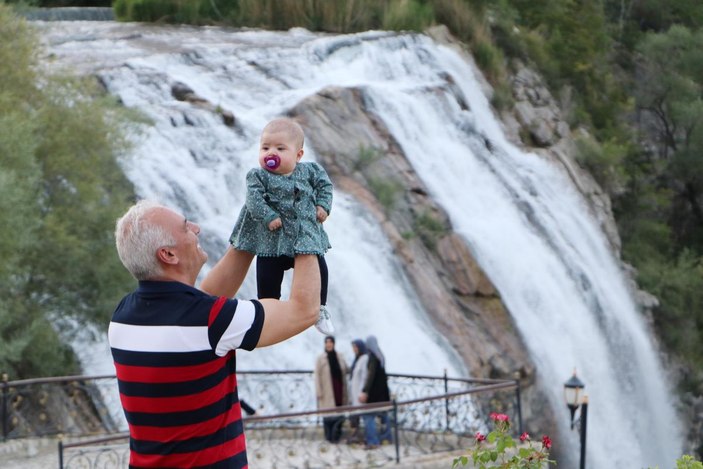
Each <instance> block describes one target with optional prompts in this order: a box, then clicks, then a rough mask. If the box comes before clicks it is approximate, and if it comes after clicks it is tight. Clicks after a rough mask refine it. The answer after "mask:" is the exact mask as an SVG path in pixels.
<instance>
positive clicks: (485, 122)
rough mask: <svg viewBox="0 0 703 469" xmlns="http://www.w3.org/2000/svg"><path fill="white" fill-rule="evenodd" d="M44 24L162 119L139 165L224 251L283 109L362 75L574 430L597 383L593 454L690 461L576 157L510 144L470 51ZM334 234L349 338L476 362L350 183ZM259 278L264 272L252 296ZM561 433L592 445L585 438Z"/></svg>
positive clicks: (415, 356) (333, 283) (362, 37)
mask: <svg viewBox="0 0 703 469" xmlns="http://www.w3.org/2000/svg"><path fill="white" fill-rule="evenodd" d="M38 25H39V26H40V27H41V31H42V37H43V38H44V40H45V42H46V44H47V47H48V49H49V52H50V53H52V54H53V57H54V61H55V64H56V66H64V65H69V66H71V67H74V68H75V69H76V70H77V71H78V72H79V73H97V74H98V75H99V76H100V77H101V79H102V80H103V82H104V83H105V84H106V86H107V88H108V90H109V92H110V93H112V94H114V95H116V96H118V97H119V98H120V99H121V101H122V102H123V103H124V104H125V105H126V106H129V107H134V108H137V109H139V110H141V111H142V112H143V113H144V114H145V115H147V116H148V117H149V118H150V119H151V120H152V121H153V125H152V126H147V127H145V128H144V129H143V133H142V134H141V135H140V136H139V138H138V143H137V146H136V149H135V151H134V152H133V153H132V154H131V155H130V156H129V157H126V158H125V159H124V161H123V168H124V170H125V172H126V173H127V175H128V177H129V178H130V179H131V180H132V181H133V182H134V184H135V187H136V189H137V192H138V194H139V195H140V196H143V197H155V198H158V199H160V200H162V201H164V202H166V203H168V204H170V205H172V206H175V207H179V208H180V209H181V210H183V211H184V212H185V213H186V215H187V216H189V217H190V218H193V219H195V220H196V221H197V222H199V223H200V224H201V227H202V228H203V233H207V236H206V237H203V244H204V246H205V247H206V249H207V250H208V251H209V252H210V253H212V258H215V257H216V256H217V254H218V253H221V252H222V250H223V249H224V246H225V240H226V239H227V237H228V235H229V230H230V228H231V226H232V224H233V222H234V219H235V217H236V214H237V213H238V210H239V207H240V206H241V204H242V201H243V198H244V184H243V180H244V174H245V173H246V171H247V170H248V169H249V168H250V167H253V166H255V165H256V164H257V160H256V144H257V141H258V135H259V131H260V129H261V128H262V127H263V125H264V124H265V123H266V122H267V120H268V119H270V118H272V117H274V116H276V115H279V114H281V113H283V112H285V111H286V110H287V109H289V108H291V107H292V106H293V105H295V104H296V103H297V102H298V101H300V100H301V99H302V98H304V97H306V96H309V95H311V94H314V93H315V92H317V91H318V90H320V89H322V88H324V87H326V86H330V85H334V86H354V87H360V88H362V89H363V90H364V93H365V96H366V100H367V105H368V106H369V107H370V108H371V109H372V110H373V112H375V113H376V114H377V115H378V116H379V117H380V118H381V119H382V120H383V121H384V123H385V124H386V125H387V126H388V128H389V129H390V130H391V133H392V134H393V137H394V138H395V139H396V140H397V142H398V143H399V144H400V146H401V147H402V149H403V151H404V152H405V154H406V156H407V158H408V159H409V161H410V162H411V163H412V165H413V166H414V168H415V170H416V171H417V172H418V173H419V174H420V175H421V177H422V178H423V180H424V182H425V184H426V185H427V187H428V188H429V190H430V191H431V195H432V196H433V197H434V198H435V199H436V200H437V201H438V203H440V204H441V205H442V206H443V207H444V209H445V210H446V211H447V212H448V213H449V216H450V218H451V221H452V224H453V227H454V229H455V230H456V231H457V232H458V233H460V234H461V235H462V236H463V237H464V238H465V239H466V242H467V243H468V245H469V246H470V247H471V249H472V251H473V252H474V254H475V255H476V257H477V259H478V260H479V262H480V264H481V266H482V267H483V268H484V270H485V271H486V272H487V273H488V274H489V276H490V278H491V279H492V280H493V282H494V283H495V285H496V286H497V288H498V289H499V291H500V292H501V295H502V298H503V300H504V302H505V303H506V305H507V306H508V308H509V309H510V311H511V313H512V315H513V317H514V319H515V322H516V324H517V326H518V328H519V330H520V332H521V334H522V336H523V337H524V340H525V342H526V344H527V346H528V348H529V354H530V355H531V357H532V359H533V361H534V362H535V364H536V366H537V370H538V373H540V376H541V379H542V381H543V382H545V383H553V386H552V389H551V395H550V399H551V404H552V405H553V406H555V407H556V408H558V409H559V412H558V414H563V415H564V420H565V422H557V423H558V424H559V425H563V426H564V427H566V426H568V422H566V420H568V417H567V416H566V412H565V410H564V409H563V407H564V403H563V401H562V398H561V387H562V383H563V382H564V381H565V380H566V379H567V378H568V377H569V376H570V374H571V371H572V369H573V368H574V367H576V368H578V370H579V376H580V377H581V378H582V379H583V380H584V381H586V383H587V391H588V392H587V393H588V394H589V397H590V402H591V405H590V410H589V433H588V457H587V460H588V464H589V467H594V468H611V467H623V468H630V467H632V468H640V467H648V466H652V467H653V466H655V465H659V466H660V467H662V469H663V468H666V467H672V466H673V461H674V459H675V458H676V457H677V456H678V455H679V452H680V450H681V447H682V442H681V441H682V440H681V429H680V428H678V424H677V419H676V415H675V411H674V407H673V405H672V403H671V402H670V400H669V391H668V389H667V387H666V385H665V375H664V373H663V371H662V370H661V365H660V364H659V363H658V359H657V356H656V353H655V351H654V349H653V345H652V343H651V340H650V339H649V337H648V336H647V333H646V329H645V327H644V325H643V321H642V320H641V318H640V317H639V314H638V312H637V309H636V306H635V304H634V302H633V300H632V298H631V296H630V294H629V292H628V288H627V286H626V282H625V280H624V278H623V275H622V273H621V271H620V269H619V267H618V262H617V260H616V259H615V258H614V257H613V255H612V253H611V252H610V250H609V248H608V246H607V243H606V240H605V236H604V235H603V233H602V232H601V230H600V229H599V227H598V224H597V223H596V222H595V221H594V220H593V219H592V218H591V216H590V215H589V212H588V209H587V207H586V205H585V204H584V201H583V200H582V197H581V196H580V195H579V194H578V193H577V192H576V191H575V189H574V188H573V184H572V183H571V181H570V180H569V179H568V178H567V177H566V176H565V175H564V174H563V173H562V171H560V169H559V168H557V167H556V166H555V165H554V164H553V163H550V162H548V161H545V160H543V159H542V158H541V157H539V156H537V155H533V154H526V153H523V152H521V151H520V150H518V149H517V148H515V147H514V146H512V145H511V144H510V143H508V142H507V140H506V138H505V137H504V135H503V133H502V131H501V129H500V124H499V123H498V122H497V121H496V119H495V117H494V116H493V113H492V111H491V109H490V107H489V105H488V102H487V99H486V97H485V96H484V94H483V93H482V91H481V88H480V86H479V84H478V82H477V80H476V78H475V73H476V72H475V70H474V68H473V67H472V66H471V65H470V64H469V63H468V62H467V61H466V60H465V59H464V58H462V57H461V56H459V55H458V54H457V53H456V52H454V51H453V50H451V49H450V48H447V47H444V46H440V45H437V44H436V43H434V42H433V41H431V40H430V39H429V38H427V37H424V36H417V35H395V34H387V33H381V32H369V33H365V34H358V35H350V36H322V35H314V34H311V33H309V32H307V31H303V30H292V31H289V32H287V33H273V32H262V31H248V32H233V31H225V30H220V29H214V28H187V27H181V28H171V27H166V28H164V27H153V26H144V25H134V24H115V23H51V24H48V23H47V24H43V23H38ZM447 76H450V77H452V79H453V80H452V81H453V82H455V83H456V84H457V86H458V89H459V94H461V95H463V96H462V97H461V99H463V100H464V101H465V102H466V103H468V110H466V106H464V107H462V106H460V105H459V104H458V102H457V96H456V93H457V92H456V90H454V92H453V93H449V92H448V88H449V87H447V78H446V77H447ZM174 82H183V83H185V84H187V85H188V86H189V87H190V88H192V89H193V90H194V91H195V92H196V93H197V95H198V96H200V97H202V98H205V99H206V100H208V101H209V102H211V103H214V104H216V105H218V106H220V107H221V108H223V109H225V110H231V111H232V112H233V113H234V115H235V116H236V119H237V122H238V126H237V129H238V130H237V131H234V130H232V129H231V128H228V127H226V126H225V125H223V123H222V120H221V119H220V118H219V116H218V115H217V114H215V113H212V112H210V111H207V110H203V109H198V108H197V107H195V106H193V105H192V104H190V103H183V102H179V101H177V100H175V99H174V98H173V97H172V96H171V85H172V84H173V83H174ZM438 90H442V91H438ZM486 140H488V141H490V145H489V147H490V150H489V149H487V146H486V144H485V141H486ZM305 158H307V159H311V160H312V159H314V158H315V155H314V150H313V149H310V148H306V155H305ZM326 229H327V230H328V233H329V235H330V239H331V242H332V245H333V248H332V250H330V252H329V253H328V257H327V258H328V264H329V266H330V298H329V305H330V309H331V311H332V312H333V314H334V318H335V322H336V325H337V327H338V329H339V331H340V332H339V334H338V342H337V343H338V344H340V345H339V348H340V349H341V350H343V351H344V352H345V353H347V354H349V350H348V348H347V349H345V345H344V344H345V343H349V341H351V339H353V338H355V337H363V336H365V335H367V334H372V333H373V334H376V335H377V336H378V338H379V342H380V344H381V347H382V348H383V349H384V352H385V353H386V355H387V362H388V363H389V370H390V371H392V372H407V373H427V374H441V372H442V369H443V368H447V369H448V370H449V373H450V375H462V374H464V373H463V367H462V365H460V364H459V363H458V359H457V356H456V354H455V353H454V352H453V351H452V350H449V349H448V348H447V347H446V346H442V345H438V344H441V343H442V342H443V341H442V340H441V339H440V338H439V337H438V336H437V334H436V332H434V330H433V328H432V327H431V324H430V323H429V321H428V320H427V319H426V318H425V316H424V313H423V312H422V308H421V306H420V305H419V302H418V301H417V299H416V297H415V296H414V294H413V292H412V289H411V288H410V287H409V285H408V282H407V281H406V279H405V277H404V276H403V274H402V269H401V268H400V266H399V265H398V262H397V260H395V259H394V257H393V253H392V249H391V247H390V245H389V243H388V241H387V240H386V239H385V238H384V236H383V234H382V232H381V230H380V228H379V227H378V226H377V225H376V224H375V222H374V221H373V219H372V218H371V217H370V216H368V214H367V213H365V211H364V210H363V208H362V207H361V206H360V205H359V204H358V203H357V202H355V201H354V200H353V199H352V198H351V197H349V196H348V195H346V194H343V193H340V192H339V191H337V192H335V202H334V206H333V210H332V214H331V217H330V219H329V221H328V222H327V224H326ZM254 291H255V290H254V288H253V280H252V279H251V277H249V278H247V281H246V282H245V285H244V287H243V295H242V296H244V297H253V296H254V293H253V292H254ZM284 294H285V293H284ZM398 324H403V328H402V333H400V332H399V330H398ZM321 349H322V337H321V336H320V335H319V334H318V333H317V332H315V331H314V330H310V331H307V332H306V333H304V334H302V335H301V336H299V337H297V338H295V339H293V340H291V341H289V342H287V343H285V344H281V345H278V346H275V347H272V348H269V349H263V350H259V351H256V352H254V353H251V354H247V353H242V354H240V360H239V361H240V367H241V368H242V369H266V368H276V369H281V368H306V369H309V368H310V367H311V366H312V363H313V360H314V358H315V356H316V355H317V354H318V353H320V352H321ZM100 356H101V357H102V360H100V361H99V363H95V362H93V363H91V364H90V365H89V366H92V367H94V368H96V369H100V371H101V372H107V373H109V372H111V363H110V359H109V356H108V354H107V352H106V351H104V352H103V353H101V354H100ZM563 433H564V434H568V431H564V432H563ZM557 444H562V445H564V446H566V445H570V446H572V449H573V452H576V448H577V447H578V442H577V437H576V436H575V435H573V434H572V438H571V441H568V442H561V443H560V442H557ZM570 452H571V450H570Z"/></svg>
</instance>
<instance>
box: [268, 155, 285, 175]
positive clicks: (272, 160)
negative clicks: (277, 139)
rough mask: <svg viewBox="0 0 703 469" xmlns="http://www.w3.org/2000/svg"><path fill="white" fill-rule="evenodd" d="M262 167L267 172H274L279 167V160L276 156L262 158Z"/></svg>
mask: <svg viewBox="0 0 703 469" xmlns="http://www.w3.org/2000/svg"><path fill="white" fill-rule="evenodd" d="M264 165H266V169H268V170H269V171H275V170H276V169H278V167H279V166H280V165H281V158H280V157H279V156H278V155H271V156H267V157H265V158H264Z"/></svg>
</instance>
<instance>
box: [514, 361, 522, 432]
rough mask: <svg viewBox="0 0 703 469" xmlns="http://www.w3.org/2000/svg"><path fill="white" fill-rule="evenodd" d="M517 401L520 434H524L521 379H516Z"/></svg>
mask: <svg viewBox="0 0 703 469" xmlns="http://www.w3.org/2000/svg"><path fill="white" fill-rule="evenodd" d="M516 374H517V373H516ZM515 402H516V404H517V422H518V435H522V433H523V431H524V430H523V429H522V405H521V404H520V380H519V379H516V380H515Z"/></svg>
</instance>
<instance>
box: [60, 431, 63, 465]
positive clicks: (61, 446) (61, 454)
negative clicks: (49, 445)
mask: <svg viewBox="0 0 703 469" xmlns="http://www.w3.org/2000/svg"><path fill="white" fill-rule="evenodd" d="M59 469H63V437H61V436H60V437H59Z"/></svg>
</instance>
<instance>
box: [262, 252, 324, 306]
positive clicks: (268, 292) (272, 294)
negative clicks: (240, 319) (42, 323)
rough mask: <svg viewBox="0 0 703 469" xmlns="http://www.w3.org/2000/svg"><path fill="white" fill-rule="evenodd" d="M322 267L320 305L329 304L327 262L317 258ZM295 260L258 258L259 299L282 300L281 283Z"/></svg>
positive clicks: (288, 258) (319, 257)
mask: <svg viewBox="0 0 703 469" xmlns="http://www.w3.org/2000/svg"><path fill="white" fill-rule="evenodd" d="M317 263H318V264H319V265H320V280H321V289H320V304H322V305H326V304H327V279H328V273H327V262H325V256H317ZM294 264H295V259H293V258H292V257H288V256H280V257H260V256H256V290H257V296H258V297H259V298H275V299H279V298H281V283H282V282H283V274H284V272H285V271H286V270H288V269H292V268H293V267H294Z"/></svg>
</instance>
